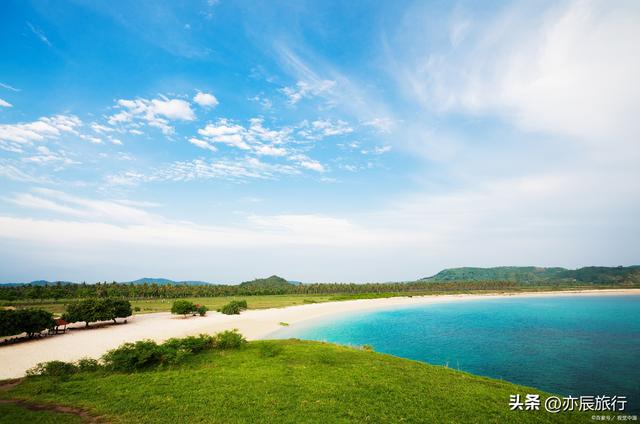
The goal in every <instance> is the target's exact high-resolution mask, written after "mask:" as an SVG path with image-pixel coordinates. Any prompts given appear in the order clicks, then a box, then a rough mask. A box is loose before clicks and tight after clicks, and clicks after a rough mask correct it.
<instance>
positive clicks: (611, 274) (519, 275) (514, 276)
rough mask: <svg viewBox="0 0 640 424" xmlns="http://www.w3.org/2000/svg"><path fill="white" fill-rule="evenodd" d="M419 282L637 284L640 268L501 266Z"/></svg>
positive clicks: (447, 272) (468, 269) (464, 270)
mask: <svg viewBox="0 0 640 424" xmlns="http://www.w3.org/2000/svg"><path fill="white" fill-rule="evenodd" d="M420 281H433V282H443V281H515V282H518V283H527V284H535V283H540V284H544V283H571V282H580V283H597V284H624V283H629V284H634V283H635V284H638V283H640V266H638V265H634V266H627V267H623V266H619V267H605V266H588V267H584V268H578V269H566V268H543V267H534V266H500V267H494V268H472V267H463V268H449V269H445V270H443V271H440V272H439V273H437V274H436V275H434V276H432V277H426V278H422V279H421V280H420Z"/></svg>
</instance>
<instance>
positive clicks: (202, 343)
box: [162, 334, 216, 353]
mask: <svg viewBox="0 0 640 424" xmlns="http://www.w3.org/2000/svg"><path fill="white" fill-rule="evenodd" d="M162 346H164V347H165V348H168V349H173V350H184V351H187V352H189V353H197V352H202V351H203V350H208V349H213V348H214V347H215V346H216V338H215V336H209V335H207V334H200V335H199V336H197V337H196V336H189V337H184V338H182V339H177V338H173V339H169V340H167V341H166V342H164V343H163V344H162Z"/></svg>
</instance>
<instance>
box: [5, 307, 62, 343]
mask: <svg viewBox="0 0 640 424" xmlns="http://www.w3.org/2000/svg"><path fill="white" fill-rule="evenodd" d="M54 325H55V321H54V320H53V314H51V312H47V311H44V310H42V309H19V310H0V337H3V336H13V335H16V334H21V333H27V335H28V336H29V337H33V336H35V335H36V334H38V333H40V332H41V331H43V330H46V329H48V328H51V327H53V326H54Z"/></svg>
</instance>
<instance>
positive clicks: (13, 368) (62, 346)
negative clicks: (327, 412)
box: [0, 289, 640, 380]
mask: <svg viewBox="0 0 640 424" xmlns="http://www.w3.org/2000/svg"><path fill="white" fill-rule="evenodd" d="M620 295H640V289H602V290H566V291H549V292H519V293H487V294H455V295H428V296H415V297H407V296H403V297H391V298H380V299H358V300H346V301H338V302H324V303H314V304H306V305H296V306H288V307H284V308H272V309H254V310H247V311H244V312H243V313H242V314H241V315H223V314H220V313H215V312H210V313H209V314H208V315H207V316H206V317H190V318H187V319H184V318H182V317H176V316H172V315H171V314H170V313H168V312H160V313H153V314H146V315H135V316H133V317H130V318H129V319H128V323H127V324H125V325H106V326H102V327H96V328H89V329H87V330H84V329H74V330H72V331H71V332H70V333H68V334H64V335H60V336H54V337H47V338H44V339H36V340H31V341H26V342H22V343H16V344H12V345H6V346H0V380H2V379H8V378H18V377H22V376H24V374H25V371H26V370H27V369H29V368H31V367H32V366H34V365H36V364H37V363H39V362H44V361H51V360H61V361H75V360H77V359H80V358H83V357H93V358H98V357H100V356H101V355H102V354H104V353H105V352H106V351H108V350H109V349H113V348H115V347H118V346H119V345H121V344H123V343H126V342H133V341H137V340H142V339H151V340H155V341H163V340H166V339H168V338H171V337H184V336H188V335H197V334H200V333H215V332H219V331H223V330H229V329H234V328H237V329H238V330H239V331H240V332H241V333H242V334H243V335H244V336H245V337H246V338H247V339H249V340H255V339H263V338H268V337H269V335H271V334H273V333H275V332H276V331H278V330H279V329H282V328H283V327H282V326H281V325H280V322H286V323H288V324H289V326H290V327H291V326H298V325H303V323H306V324H308V323H309V321H312V320H319V319H326V318H329V317H330V316H331V315H339V316H342V315H344V314H347V313H353V312H361V311H371V310H383V309H393V308H397V307H405V306H417V305H428V304H435V303H446V302H456V301H461V300H478V299H487V298H492V299H499V298H511V297H552V296H554V297H557V296H620ZM249 300H250V298H249Z"/></svg>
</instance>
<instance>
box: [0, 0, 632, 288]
mask: <svg viewBox="0 0 640 424" xmlns="http://www.w3.org/2000/svg"><path fill="white" fill-rule="evenodd" d="M639 40H640V2H637V1H566V2H565V1H548V2H547V1H530V2H519V1H515V2H503V1H486V2H473V1H469V2H443V1H417V2H414V1H402V0H400V1H394V2H376V1H350V2H343V1H330V0H329V1H296V2H289V1H269V2H251V1H244V2H231V1H226V0H219V1H215V0H213V1H212V0H209V1H205V0H202V1H198V0H192V1H138V2H125V1H113V0H104V1H101V0H91V1H89V0H86V1H85V0H73V1H46V0H38V1H22V0H21V1H17V0H16V1H12V0H5V1H3V2H1V3H0V52H1V53H2V60H1V61H0V282H25V281H31V280H35V279H47V280H51V281H55V280H65V281H87V282H94V281H105V280H108V281H112V280H116V281H129V280H133V279H137V278H140V277H143V276H146V277H165V278H171V279H175V280H205V281H211V282H225V283H235V282H239V281H244V280H249V279H252V278H256V277H262V276H268V275H272V274H278V275H281V276H284V277H285V278H288V279H291V280H301V281H304V282H383V281H406V280H413V279H416V278H421V277H425V276H429V275H432V274H434V273H436V272H438V271H439V270H441V269H443V268H447V267H457V266H500V265H536V266H565V267H570V268H575V267H581V266H587V265H607V266H618V265H631V264H639V263H640V218H639V217H640V83H639V82H638V76H639V75H640V43H639V42H638V41H639Z"/></svg>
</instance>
